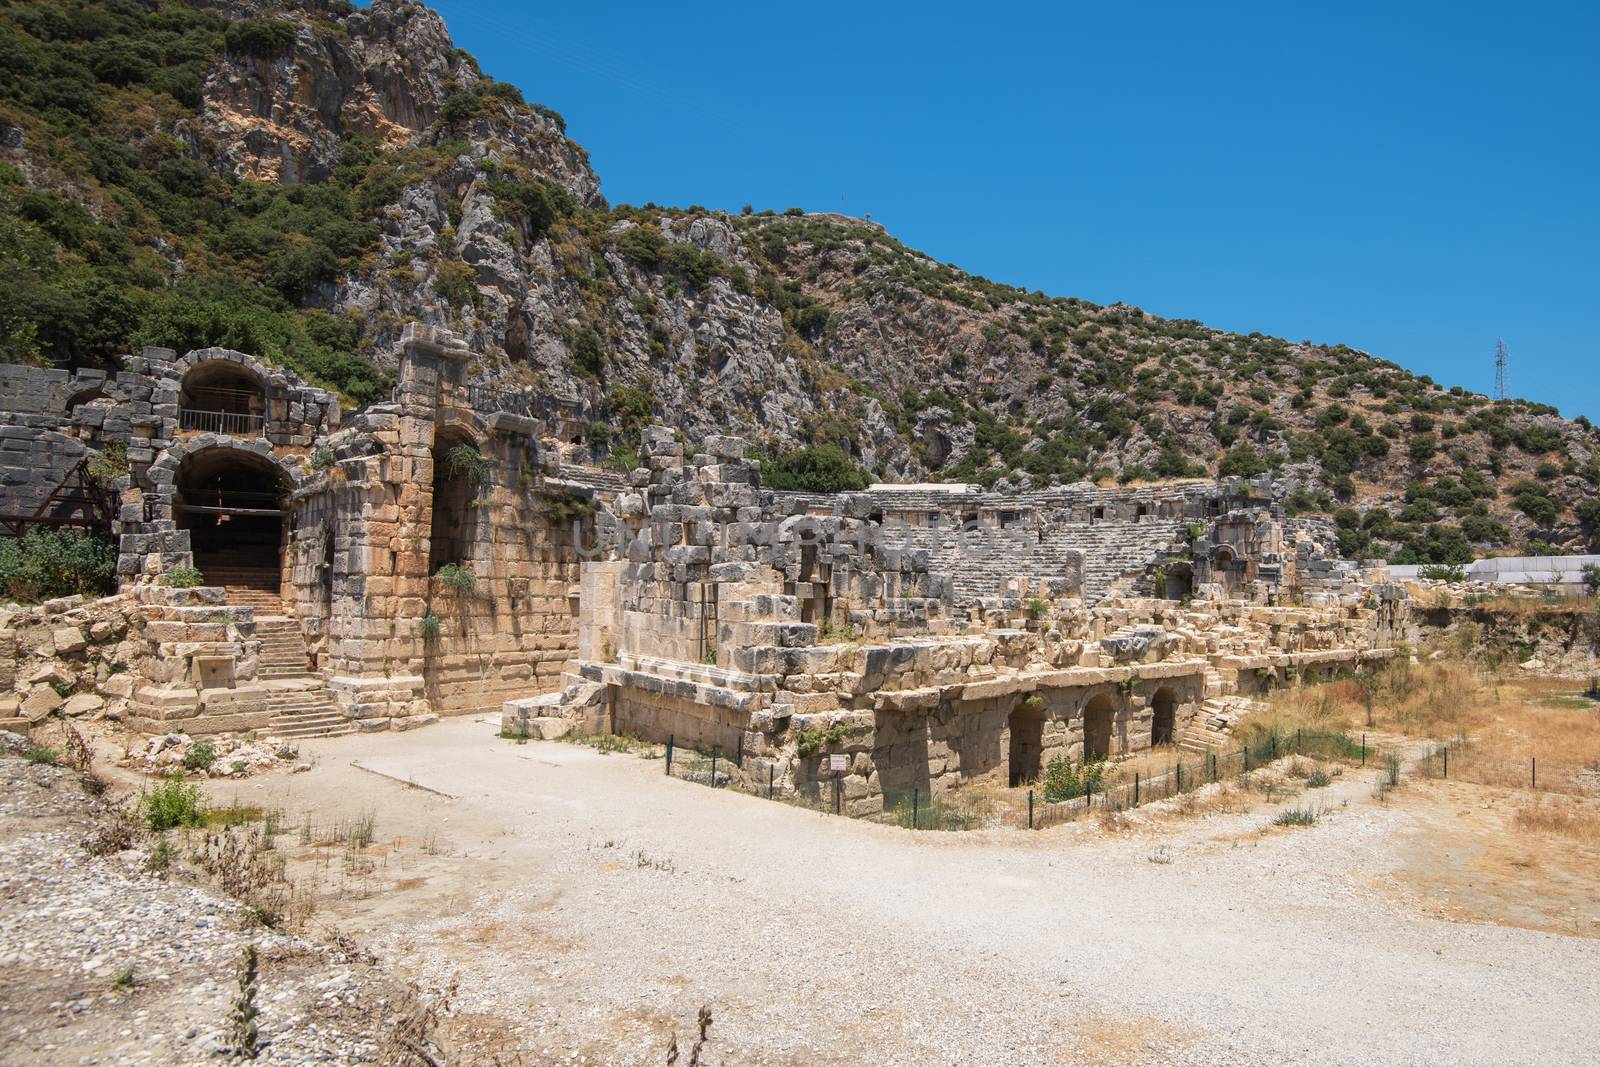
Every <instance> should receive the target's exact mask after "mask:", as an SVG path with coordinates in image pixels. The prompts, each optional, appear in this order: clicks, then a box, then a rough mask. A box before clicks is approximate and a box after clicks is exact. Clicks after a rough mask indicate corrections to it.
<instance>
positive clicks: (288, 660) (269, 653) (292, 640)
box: [229, 600, 311, 678]
mask: <svg viewBox="0 0 1600 1067" xmlns="http://www.w3.org/2000/svg"><path fill="white" fill-rule="evenodd" d="M229 603H233V601H232V600H229ZM256 637H257V638H258V639H259V640H260V641H261V655H260V658H259V659H258V660H257V670H256V675H257V677H259V678H303V677H306V676H308V675H310V673H311V657H310V656H308V655H307V654H306V640H305V637H304V635H302V634H301V633H300V623H299V622H297V621H296V620H294V619H291V618H289V617H288V616H287V615H263V614H261V613H260V611H259V610H257V612H256Z"/></svg>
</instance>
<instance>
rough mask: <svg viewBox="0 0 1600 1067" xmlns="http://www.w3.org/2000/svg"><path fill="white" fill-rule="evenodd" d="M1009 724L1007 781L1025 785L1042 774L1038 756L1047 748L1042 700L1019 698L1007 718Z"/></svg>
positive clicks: (1007, 726)
mask: <svg viewBox="0 0 1600 1067" xmlns="http://www.w3.org/2000/svg"><path fill="white" fill-rule="evenodd" d="M1030 702H1031V704H1032V706H1030ZM1006 728H1007V732H1008V733H1009V734H1010V736H1011V741H1010V753H1009V755H1010V759H1009V761H1008V764H1007V774H1006V781H1007V784H1009V785H1014V786H1015V785H1025V784H1027V783H1028V782H1031V781H1033V780H1034V779H1036V778H1038V777H1039V759H1040V755H1041V753H1042V752H1043V750H1044V706H1043V702H1042V701H1040V700H1039V698H1038V697H1029V698H1026V699H1024V700H1022V701H1020V702H1019V703H1018V704H1017V706H1016V707H1015V708H1013V709H1012V711H1011V715H1010V717H1009V718H1007V720H1006Z"/></svg>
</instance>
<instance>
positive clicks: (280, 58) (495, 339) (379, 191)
mask: <svg viewBox="0 0 1600 1067" xmlns="http://www.w3.org/2000/svg"><path fill="white" fill-rule="evenodd" d="M207 10H208V11H212V12H217V13H220V14H221V15H222V16H224V17H225V18H226V20H227V21H226V23H225V32H224V33H223V34H221V35H220V40H219V43H218V46H217V47H216V50H215V52H214V53H213V54H211V55H209V57H208V58H205V59H204V61H203V63H202V64H201V66H202V69H203V79H202V80H201V83H200V86H199V91H198V94H197V95H198V102H197V104H196V105H195V106H193V107H192V108H191V109H190V110H188V111H187V112H184V111H182V110H181V109H179V110H176V111H174V110H173V109H171V108H168V109H167V110H165V111H162V110H161V109H155V110H154V112H153V114H152V116H151V118H150V120H149V124H150V129H147V130H145V131H144V132H143V133H142V134H140V136H147V135H153V134H156V133H159V134H170V135H171V136H172V137H176V138H177V139H178V140H179V141H181V142H182V143H183V144H184V145H185V146H186V147H185V150H186V151H187V152H188V154H189V155H190V156H191V157H192V158H195V159H198V160H200V161H202V162H204V163H205V165H206V166H207V167H208V168H209V170H210V172H211V173H212V174H214V175H219V176H224V177H226V178H227V179H229V180H230V181H233V182H234V183H235V184H236V185H240V186H241V187H242V186H243V185H248V184H249V183H243V182H242V181H241V180H242V179H251V180H253V181H255V182H266V183H274V184H275V185H276V186H277V187H279V188H283V187H292V188H304V189H307V190H310V189H318V188H327V187H334V186H336V187H338V188H340V189H341V190H344V192H342V193H341V195H342V196H345V197H346V199H345V200H344V201H341V203H349V204H352V205H355V206H354V207H353V208H352V210H354V211H356V212H357V213H358V214H359V216H360V217H359V219H358V220H356V221H357V222H359V223H360V225H362V226H371V227H372V233H371V234H370V235H369V236H370V239H369V237H368V236H363V237H362V238H361V241H355V242H354V244H353V245H352V247H351V248H350V249H348V250H346V251H344V252H343V254H342V258H341V259H340V260H339V261H338V263H339V267H338V269H337V270H323V271H322V272H321V273H317V272H314V271H313V272H310V274H311V280H310V281H309V282H308V283H307V284H305V285H304V286H301V287H296V286H295V285H294V284H290V283H279V291H281V292H284V293H286V294H288V295H289V296H290V297H291V298H292V300H293V302H294V304H295V306H296V307H297V308H299V309H301V311H300V313H301V314H304V315H307V316H312V317H314V316H316V315H317V314H319V313H327V314H325V315H324V316H323V318H321V319H314V318H308V319H307V322H308V323H309V324H310V325H311V326H314V327H316V330H315V331H314V332H315V334H316V336H317V338H319V339H326V343H327V344H330V345H331V344H337V345H339V346H342V347H345V348H348V349H349V350H352V351H354V352H355V353H357V354H358V355H360V356H362V357H363V358H365V359H368V360H372V361H375V362H380V363H381V362H382V361H384V360H385V359H387V358H388V355H387V354H388V352H389V351H390V349H391V346H392V345H393V343H394V341H395V339H396V337H397V336H398V332H399V329H400V328H401V326H402V325H403V324H404V322H406V321H408V320H411V319H420V320H422V321H424V322H428V323H431V324H436V325H440V326H445V327H449V328H451V329H453V330H455V331H457V332H458V333H460V334H462V335H463V336H464V337H465V338H466V339H467V341H468V342H469V344H470V345H471V346H472V347H473V348H474V349H475V350H476V351H478V352H481V353H482V358H481V359H480V361H479V363H478V365H477V366H476V367H475V368H474V372H475V373H476V374H477V375H479V376H480V377H481V378H482V379H483V380H484V381H487V382H497V383H503V384H505V385H508V386H509V385H518V386H522V385H532V386H535V387H536V388H537V390H538V393H539V395H540V396H541V397H543V398H544V399H545V405H546V409H547V410H546V414H547V415H550V416H552V420H551V425H552V428H553V429H555V430H557V431H559V436H560V438H561V444H562V446H563V447H564V448H566V449H567V450H568V451H569V452H570V453H573V454H574V457H575V458H580V459H590V460H594V461H605V460H607V459H608V458H614V459H618V460H619V461H622V462H625V461H626V456H627V452H628V450H629V448H630V447H631V446H632V445H633V444H634V443H636V431H637V428H638V427H639V426H640V425H642V424H643V423H644V422H646V421H654V420H665V421H668V422H670V423H672V424H674V425H676V426H677V427H678V428H680V429H681V430H682V431H683V433H684V434H685V435H686V436H687V437H688V438H690V439H699V438H702V437H705V436H707V435H710V434H712V433H715V432H736V433H739V434H741V435H743V436H746V437H749V438H750V439H752V440H754V441H756V442H758V443H759V444H760V446H761V447H762V448H763V449H764V450H766V451H767V452H768V453H770V454H774V455H775V454H778V453H781V452H783V451H785V450H788V449H792V448H795V447H798V446H801V445H814V444H822V443H833V444H838V445H840V446H841V447H843V448H844V449H845V450H846V451H847V452H849V453H850V454H851V455H852V456H853V458H854V459H856V460H857V461H858V462H860V463H861V464H862V465H864V466H865V467H867V468H868V469H869V470H870V471H871V472H872V473H873V474H874V475H875V476H877V477H880V478H884V479H892V480H926V479H930V478H938V479H944V480H978V481H982V482H984V483H986V484H991V485H998V486H1001V487H1005V486H1012V487H1016V488H1039V487H1043V486H1047V485H1050V484H1056V483H1062V482H1070V481H1074V480H1078V479H1082V478H1085V477H1102V478H1120V479H1122V480H1135V479H1149V478H1160V477H1174V476H1182V475H1195V474H1217V473H1219V472H1220V473H1223V474H1236V473H1255V472H1258V471H1261V470H1265V469H1267V468H1268V467H1283V466H1289V465H1293V466H1294V467H1295V469H1297V470H1304V471H1309V472H1311V474H1312V479H1311V484H1310V486H1309V488H1308V489H1307V490H1306V491H1305V492H1302V493H1301V494H1300V495H1299V496H1298V497H1297V498H1296V500H1295V501H1294V506H1295V507H1297V508H1299V509H1301V510H1306V511H1322V512H1331V511H1333V510H1335V509H1337V508H1339V507H1341V506H1344V505H1346V504H1349V503H1356V504H1360V505H1361V506H1362V507H1364V508H1366V507H1382V508H1383V509H1384V512H1385V515H1384V516H1375V517H1374V519H1372V520H1368V521H1366V522H1363V520H1362V517H1361V516H1360V515H1354V516H1353V517H1352V516H1350V515H1346V516H1345V527H1346V529H1347V530H1348V531H1349V532H1348V534H1347V535H1346V537H1347V540H1348V542H1349V543H1348V544H1347V545H1346V548H1347V550H1349V551H1352V552H1373V551H1392V550H1394V549H1395V548H1397V547H1398V546H1401V545H1419V546H1423V548H1422V550H1421V554H1422V555H1424V556H1427V557H1435V556H1440V555H1444V554H1455V555H1460V554H1461V553H1462V552H1463V551H1465V547H1464V546H1465V545H1466V543H1467V542H1468V541H1471V542H1474V543H1475V544H1476V547H1477V548H1478V550H1480V551H1481V550H1484V549H1488V548H1494V547H1498V546H1518V547H1521V546H1522V545H1523V544H1525V543H1526V542H1529V541H1531V540H1548V541H1551V542H1557V543H1565V544H1567V545H1570V546H1573V547H1577V546H1579V545H1581V544H1583V543H1584V542H1585V540H1586V539H1587V538H1588V537H1589V536H1591V535H1592V534H1593V532H1594V527H1595V525H1596V524H1597V523H1600V505H1596V504H1594V503H1593V497H1594V487H1595V485H1596V484H1600V462H1597V461H1596V454H1597V446H1600V442H1597V440H1596V437H1595V435H1594V433H1593V432H1592V428H1591V427H1589V426H1588V424H1587V423H1586V422H1582V421H1580V422H1578V423H1573V422H1568V421H1566V420H1563V419H1560V418H1559V417H1557V415H1556V413H1555V412H1554V411H1552V410H1550V409H1546V408H1540V407H1539V406H1537V405H1529V404H1525V403H1521V402H1513V403H1508V404H1490V403H1489V402H1488V401H1487V400H1485V399H1484V398H1482V397H1475V396H1471V395H1468V394H1466V393H1464V392H1463V391H1461V390H1459V389H1457V390H1446V389H1444V388H1441V387H1439V386H1437V385H1435V384H1434V383H1432V382H1431V381H1428V380H1425V379H1419V378H1416V377H1414V376H1412V375H1410V374H1408V373H1406V372H1405V371H1404V370H1402V369H1400V368H1399V367H1397V366H1395V365H1393V364H1390V363H1387V362H1385V361H1382V360H1378V359H1374V358H1372V357H1370V356H1368V355H1366V354H1365V353H1361V352H1356V351H1353V350H1350V349H1347V348H1344V347H1343V346H1333V347H1327V346H1320V345H1313V344H1309V343H1290V342H1286V341H1283V340H1279V339H1276V338H1270V337H1264V336H1261V335H1259V334H1253V335H1250V336H1240V335H1236V334H1227V333H1224V332H1221V331H1216V330H1211V329H1209V328H1207V327H1205V326H1203V325H1201V324H1199V323H1194V322H1178V321H1172V320H1162V319H1157V318H1155V317H1154V316H1150V315H1147V314H1145V313H1144V312H1142V311H1140V310H1139V309H1137V308H1134V307H1128V306H1121V305H1118V306H1113V307H1096V306H1093V305H1090V304H1086V303H1083V302H1080V301H1077V300H1073V299H1070V298H1051V297H1046V296H1045V295H1044V294H1041V293H1034V292H1027V291H1023V290H1019V289H1015V288H1011V287H1009V286H1005V285H1000V284H996V283H993V282H990V281H987V280H985V279H982V278H977V277H974V276H971V275H967V274H965V273H963V272H961V271H959V270H956V269H954V268H951V267H948V266H946V265H942V264H940V263H937V262H936V261H934V260H932V259H930V258H929V257H927V256H924V255H922V254H921V253H918V252H916V251H914V250H912V249H909V248H906V247H905V246H903V245H901V244H900V243H899V242H897V241H895V240H894V239H893V238H892V237H891V236H890V235H888V234H887V233H885V232H884V231H883V229H882V228H881V227H879V226H877V225H875V224H873V223H870V222H865V221H862V220H857V219H850V218H845V217H842V216H836V215H829V214H803V213H799V212H795V211H791V212H786V213H784V214H782V215H774V214H772V213H762V214H752V215H746V216H730V215H726V214H721V213H715V212H707V211H704V210H701V209H690V210H676V209H661V208H656V207H654V206H649V207H646V208H642V209H640V208H615V209H613V208H609V207H607V205H606V204H605V201H604V200H603V198H602V197H601V194H600V183H599V179H598V177H597V176H596V175H595V173H594V171H593V170H592V169H591V168H590V166H589V163H588V160H587V156H586V154H585V153H584V151H583V149H582V148H581V147H579V146H578V145H577V144H576V143H574V142H573V141H572V140H570V139H569V138H568V137H567V136H566V131H565V125H564V123H563V121H562V120H561V118H560V117H559V116H558V115H556V114H554V113H553V112H551V111H549V110H548V109H545V108H543V107H540V106H539V105H537V104H526V103H524V102H523V100H522V97H521V94H520V92H519V91H518V90H516V89H514V88H512V87H510V86H507V85H505V84H503V83H498V82H495V81H494V80H493V79H491V78H488V77H486V76H485V75H484V74H483V72H481V71H480V70H479V68H478V66H477V64H476V62H475V61H474V60H472V59H471V57H470V56H467V55H466V54H465V53H462V52H459V51H458V50H457V49H456V48H455V47H454V45H453V43H452V42H451V40H450V37H449V34H448V31H447V30H446V28H445V26H444V24H443V22H442V21H441V20H440V19H439V17H438V16H437V15H436V14H434V13H432V12H430V11H428V10H427V9H425V8H423V7H421V6H420V5H417V4H415V3H409V2H404V0H375V2H374V3H373V4H372V6H371V7H370V8H368V9H365V10H355V9H353V8H347V7H344V6H341V5H340V4H338V3H337V0H308V2H305V3H298V4H297V3H276V2H268V0H221V2H217V0H213V2H210V3H208V4H207ZM25 25H29V26H31V23H27V24H25ZM218 25H219V27H221V26H224V24H223V23H221V22H219V23H218ZM28 32H30V33H32V32H35V31H34V30H32V29H29V31H28ZM86 48H92V43H91V44H90V45H88V46H86ZM85 54H86V55H92V53H91V52H86V53H85ZM88 61H90V62H98V60H93V59H92V58H91V59H90V60H88ZM526 88H529V89H537V88H538V87H536V86H529V87H526ZM130 91H131V90H130ZM177 95H179V96H180V97H181V96H182V94H181V93H178V94H177ZM140 99H143V98H140ZM140 121H143V120H140ZM24 128H25V124H24ZM29 136H31V131H29V132H28V133H27V134H25V135H23V136H20V137H19V138H16V139H15V140H17V141H18V144H17V145H14V146H13V147H12V148H11V149H6V151H7V152H8V153H9V155H8V156H7V158H8V159H14V160H16V161H17V162H16V165H17V166H18V168H19V170H21V171H22V172H23V173H26V174H29V175H35V176H36V175H39V174H41V173H43V171H44V170H45V169H47V168H45V167H44V166H43V165H42V164H41V163H40V161H39V157H38V155H37V154H36V153H33V152H31V151H30V149H31V148H32V142H29V140H28V137H29ZM151 139H152V140H155V139H156V138H154V137H153V136H151ZM8 143H9V142H8ZM163 173H164V172H163ZM31 180H39V179H31ZM248 191H249V190H245V192H248ZM230 195H233V196H235V197H236V198H237V197H239V196H241V195H243V194H242V193H240V192H238V191H237V190H235V192H234V193H232V194H230ZM106 213H107V215H108V216H109V215H111V214H114V209H113V208H110V207H108V208H107V209H106ZM305 232H306V233H307V234H309V235H310V236H311V237H312V238H315V239H317V240H321V239H322V238H321V236H320V234H321V231H318V230H314V229H307V230H306V231H305ZM146 239H150V240H151V241H152V242H153V245H154V247H156V248H158V249H160V250H161V251H162V254H163V255H165V256H166V257H167V260H168V263H169V264H170V265H171V269H172V275H171V278H172V281H171V284H172V285H174V286H176V285H178V284H179V283H180V280H181V277H182V275H183V273H184V272H185V271H186V270H188V269H189V265H188V263H186V262H185V261H184V260H183V259H182V258H181V256H179V255H177V254H174V253H173V252H172V251H171V250H170V249H171V247H173V242H171V241H170V240H168V239H167V238H165V237H163V236H162V235H161V234H156V235H155V236H154V237H153V238H146ZM296 240H297V241H298V240H299V238H298V237H297V238H296ZM328 240H329V241H332V240H333V239H332V238H329V239H328ZM352 240H353V241H354V239H352ZM164 241H165V242H167V243H165V244H164V243H163V242H164ZM362 242H365V243H362ZM333 243H334V244H335V245H337V242H333ZM293 247H295V248H298V247H299V246H298V245H295V246H293ZM190 258H191V259H193V258H194V257H193V256H192V254H191V256H190ZM245 267H247V268H250V269H253V270H255V271H256V273H257V275H258V276H261V277H265V278H268V279H269V280H270V279H271V271H270V264H263V265H260V266H256V267H250V264H248V263H245ZM291 281H292V280H291ZM0 311H3V309H0ZM330 323H331V324H334V326H336V327H337V329H335V328H334V326H330V325H329V324H330ZM289 351H293V347H292V346H290V349H289ZM302 369H305V370H307V371H308V372H309V373H312V374H316V373H318V371H317V369H316V365H314V364H306V365H305V366H304V367H303V368H302ZM1530 485H1531V486H1532V487H1533V490H1537V491H1538V493H1543V494H1545V496H1546V497H1547V499H1548V500H1550V501H1551V502H1552V503H1551V504H1549V505H1548V506H1547V505H1546V504H1543V503H1541V502H1540V500H1538V499H1535V498H1534V497H1535V496H1536V495H1538V494H1537V493H1534V494H1533V495H1530V493H1531V492H1533V490H1530V489H1529V486H1530ZM1551 508H1553V509H1554V514H1551ZM1463 531H1464V532H1463ZM1447 543H1448V545H1447V548H1441V547H1440V546H1441V545H1446V544H1447Z"/></svg>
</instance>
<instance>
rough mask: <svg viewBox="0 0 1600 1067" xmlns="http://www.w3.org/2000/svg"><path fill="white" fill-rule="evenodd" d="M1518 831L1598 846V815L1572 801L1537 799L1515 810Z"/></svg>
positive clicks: (1581, 804) (1548, 798)
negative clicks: (1565, 838) (1553, 835)
mask: <svg viewBox="0 0 1600 1067" xmlns="http://www.w3.org/2000/svg"><path fill="white" fill-rule="evenodd" d="M1515 822H1516V825H1517V828H1518V829H1520V830H1530V831H1533V832H1534V833H1542V834H1556V835H1559V836H1561V837H1570V838H1572V839H1573V840H1575V841H1582V842H1584V843H1586V844H1591V845H1595V844H1600V811H1596V810H1595V809H1594V807H1593V806H1591V805H1587V804H1583V803H1580V802H1578V801H1574V800H1565V799H1556V798H1553V797H1539V798H1538V799H1536V800H1534V801H1533V802H1532V803H1531V804H1524V805H1522V806H1521V807H1519V808H1517V814H1516V818H1515Z"/></svg>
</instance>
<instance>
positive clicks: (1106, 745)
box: [1083, 693, 1116, 761]
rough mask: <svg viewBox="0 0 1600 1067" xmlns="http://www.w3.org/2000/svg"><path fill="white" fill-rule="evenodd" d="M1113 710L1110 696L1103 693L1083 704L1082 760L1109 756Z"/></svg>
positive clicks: (1107, 757)
mask: <svg viewBox="0 0 1600 1067" xmlns="http://www.w3.org/2000/svg"><path fill="white" fill-rule="evenodd" d="M1115 710H1116V709H1115V707H1114V706H1113V704H1112V702H1111V697H1110V696H1108V695H1107V694H1105V693H1101V694H1100V695H1099V696H1097V697H1094V698H1092V699H1091V700H1090V701H1089V703H1087V704H1085V705H1084V706H1083V758H1084V760H1086V761H1087V760H1097V759H1109V758H1110V757H1111V719H1112V716H1113V714H1114V713H1115Z"/></svg>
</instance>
